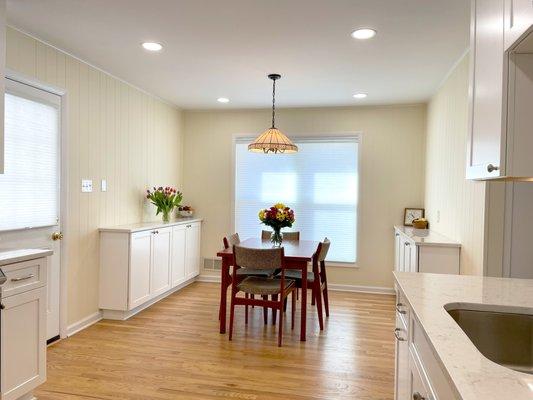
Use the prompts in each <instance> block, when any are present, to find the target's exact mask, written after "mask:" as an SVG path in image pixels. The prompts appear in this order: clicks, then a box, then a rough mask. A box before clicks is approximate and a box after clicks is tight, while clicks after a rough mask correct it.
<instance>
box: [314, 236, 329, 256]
mask: <svg viewBox="0 0 533 400" xmlns="http://www.w3.org/2000/svg"><path fill="white" fill-rule="evenodd" d="M330 245H331V242H330V241H329V239H328V238H325V239H324V241H323V242H321V243H320V244H319V245H318V249H317V254H316V257H317V261H318V262H321V261H324V260H325V259H326V256H327V255H328V251H329V246H330Z"/></svg>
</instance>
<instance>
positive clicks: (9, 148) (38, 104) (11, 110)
mask: <svg viewBox="0 0 533 400" xmlns="http://www.w3.org/2000/svg"><path fill="white" fill-rule="evenodd" d="M8 83H10V82H9V81H8ZM23 86H25V85H20V84H19V85H18V86H17V85H14V84H13V83H12V82H11V83H10V84H8V86H7V93H6V95H5V171H4V174H3V175H0V230H15V229H23V228H30V227H33V228H35V227H42V226H51V225H56V224H57V220H58V217H59V215H58V212H59V101H60V98H59V96H56V95H53V94H50V93H48V92H44V91H39V90H37V89H34V88H31V87H26V88H23ZM16 88H17V89H16Z"/></svg>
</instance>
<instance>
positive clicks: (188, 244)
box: [185, 223, 200, 278]
mask: <svg viewBox="0 0 533 400" xmlns="http://www.w3.org/2000/svg"><path fill="white" fill-rule="evenodd" d="M185 232H186V233H185V259H186V264H185V265H186V268H187V278H192V277H195V276H197V275H198V274H199V273H200V224H198V223H196V224H191V225H187V229H186V231H185Z"/></svg>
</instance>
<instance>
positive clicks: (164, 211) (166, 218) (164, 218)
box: [161, 210, 171, 223]
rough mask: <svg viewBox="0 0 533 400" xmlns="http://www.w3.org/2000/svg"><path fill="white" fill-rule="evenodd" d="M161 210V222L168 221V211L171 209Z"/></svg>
mask: <svg viewBox="0 0 533 400" xmlns="http://www.w3.org/2000/svg"><path fill="white" fill-rule="evenodd" d="M161 212H162V214H163V222H164V223H168V222H170V212H171V211H170V210H162V211H161Z"/></svg>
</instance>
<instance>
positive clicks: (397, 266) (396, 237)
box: [394, 231, 400, 271]
mask: <svg viewBox="0 0 533 400" xmlns="http://www.w3.org/2000/svg"><path fill="white" fill-rule="evenodd" d="M394 270H395V271H400V234H399V233H398V232H396V231H395V232H394Z"/></svg>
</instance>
